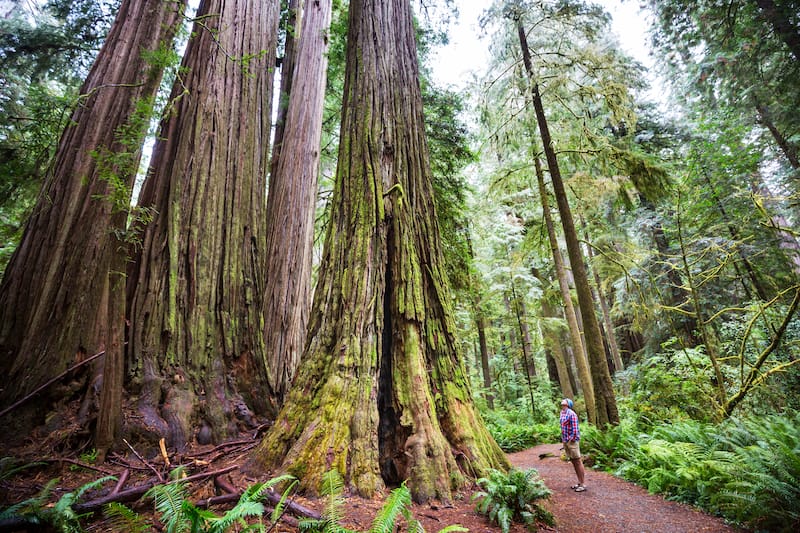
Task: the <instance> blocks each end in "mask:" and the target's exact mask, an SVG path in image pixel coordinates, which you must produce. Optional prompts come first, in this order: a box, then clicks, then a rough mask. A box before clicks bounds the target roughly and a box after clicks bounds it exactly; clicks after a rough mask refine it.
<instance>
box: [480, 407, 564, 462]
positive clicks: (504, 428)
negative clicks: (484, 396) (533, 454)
mask: <svg viewBox="0 0 800 533" xmlns="http://www.w3.org/2000/svg"><path fill="white" fill-rule="evenodd" d="M481 416H483V419H484V421H485V422H486V427H487V428H488V429H489V433H491V435H492V437H494V440H495V441H497V444H498V445H499V446H500V448H501V449H502V450H503V451H504V452H506V453H511V452H518V451H520V450H526V449H528V448H531V447H533V446H536V445H537V444H542V443H548V442H558V441H559V440H560V439H561V430H560V427H559V424H558V420H551V421H548V422H531V415H530V413H529V412H521V411H520V410H513V411H505V410H495V411H484V412H482V413H481Z"/></svg>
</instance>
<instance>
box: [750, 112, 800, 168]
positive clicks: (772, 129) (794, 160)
mask: <svg viewBox="0 0 800 533" xmlns="http://www.w3.org/2000/svg"><path fill="white" fill-rule="evenodd" d="M755 106H756V111H757V112H758V122H759V123H761V125H762V126H764V127H766V128H767V130H769V133H770V135H772V138H773V139H774V140H775V144H777V145H778V148H780V149H781V152H783V155H784V156H786V159H787V160H788V161H789V164H790V165H791V166H792V168H793V169H795V170H800V156H798V154H797V146H796V145H795V144H794V143H792V142H791V141H790V140H789V139H787V138H786V136H785V135H784V134H783V133H781V131H780V130H779V129H778V126H776V125H775V122H773V120H772V115H771V114H770V112H769V108H768V107H767V106H765V105H763V104H760V103H758V102H756V104H755Z"/></svg>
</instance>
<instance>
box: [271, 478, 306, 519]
mask: <svg viewBox="0 0 800 533" xmlns="http://www.w3.org/2000/svg"><path fill="white" fill-rule="evenodd" d="M281 477H285V478H286V479H284V480H283V481H287V482H289V484H288V485H287V486H286V488H285V489H284V491H283V493H282V494H281V499H280V500H278V503H277V504H275V509H273V511H272V514H271V515H270V522H272V523H273V524H274V523H276V522H277V521H278V520H280V518H281V516H282V515H283V513H284V509H285V508H286V504H287V502H288V501H289V496H290V495H291V494H292V493H294V490H295V488H297V485H298V483H299V481H298V480H297V478H295V477H293V476H281Z"/></svg>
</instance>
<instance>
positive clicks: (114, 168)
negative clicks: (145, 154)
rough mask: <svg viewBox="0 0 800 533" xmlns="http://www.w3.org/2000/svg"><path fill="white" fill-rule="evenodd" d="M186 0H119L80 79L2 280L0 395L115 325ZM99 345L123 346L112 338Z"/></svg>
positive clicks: (27, 386) (13, 393) (51, 372)
mask: <svg viewBox="0 0 800 533" xmlns="http://www.w3.org/2000/svg"><path fill="white" fill-rule="evenodd" d="M184 4H185V2H183V1H178V2H164V1H163V0H123V2H122V3H121V5H120V7H119V12H118V14H117V17H116V20H115V21H114V24H113V25H112V27H111V30H110V31H109V34H108V37H107V39H106V42H105V43H104V45H103V47H102V48H101V50H100V52H99V54H98V56H97V59H96V60H95V62H94V64H93V65H92V68H91V70H90V72H89V75H88V77H87V78H86V81H85V82H84V84H83V86H82V87H81V90H80V94H81V96H80V100H79V101H78V103H77V105H76V106H75V110H74V111H73V112H72V116H71V120H70V123H69V125H68V126H67V127H66V129H65V130H64V132H63V134H62V136H61V139H60V141H59V145H58V149H57V152H56V154H55V158H54V160H53V163H52V165H51V167H50V170H49V171H48V174H47V176H46V179H45V184H44V186H43V188H42V190H41V192H40V194H39V198H38V200H37V203H36V207H35V208H34V211H33V214H32V215H31V217H30V219H29V221H28V223H27V226H26V229H25V233H24V235H23V237H22V240H21V242H20V244H19V247H18V248H17V250H16V251H15V253H14V256H13V257H12V259H11V261H10V262H9V264H8V267H7V268H6V270H5V276H4V278H3V282H2V285H1V286H0V371H1V372H2V374H3V376H5V378H6V379H5V380H4V385H3V387H2V390H1V391H0V405H7V404H9V403H10V402H12V401H14V400H15V399H18V398H20V397H22V396H24V395H26V394H27V393H29V392H31V391H32V390H33V389H35V388H37V386H39V385H41V384H42V383H43V382H45V381H47V380H48V379H49V378H52V377H54V376H57V375H58V374H60V373H61V372H62V371H63V370H65V369H66V368H67V367H68V366H70V365H71V364H73V363H75V362H76V361H80V360H82V359H83V358H85V357H86V356H87V355H89V354H93V353H95V352H100V351H102V350H103V348H104V347H105V346H106V344H107V340H106V338H105V337H106V334H107V333H106V332H107V329H108V328H109V326H111V334H114V332H116V335H117V336H119V335H120V332H121V331H122V328H121V327H119V326H120V325H119V324H109V320H108V317H107V312H108V309H109V308H111V309H114V308H118V307H119V300H120V299H122V298H124V291H122V290H114V288H115V287H119V284H118V283H117V282H115V281H111V282H109V275H110V274H111V275H113V274H114V273H113V272H111V270H112V262H114V261H115V259H114V257H115V255H116V254H118V252H119V242H117V237H119V236H120V235H122V234H123V233H124V231H125V224H126V218H127V217H126V216H125V211H126V210H127V205H128V203H129V202H130V187H131V185H132V183H133V179H134V176H135V172H136V168H137V166H138V162H139V158H140V146H141V143H142V141H143V140H144V136H145V133H146V126H147V122H148V120H149V118H150V114H151V111H152V103H153V99H154V96H155V93H156V90H157V89H158V86H159V83H160V81H161V76H162V73H163V67H164V62H163V59H164V58H163V53H164V51H167V50H169V49H170V48H171V43H172V38H173V37H174V34H175V31H176V28H177V25H178V23H179V21H180V20H181V16H182V10H183V6H184ZM112 217H113V218H112ZM123 253H124V252H123ZM109 287H111V293H110V294H109ZM115 316H116V315H115ZM119 318H120V319H121V315H120V317H119ZM108 344H112V345H115V346H116V347H117V350H120V349H121V346H122V343H121V339H120V338H115V339H110V340H109V341H108ZM72 392H75V391H73V390H67V391H66V392H65V390H60V391H58V394H59V395H61V396H64V395H66V396H67V397H69V396H70V395H71V393H72ZM17 414H19V413H17ZM40 414H41V413H40ZM15 421H16V422H23V421H32V419H28V418H27V417H26V416H22V417H20V416H17V417H15ZM4 423H8V420H5V421H4Z"/></svg>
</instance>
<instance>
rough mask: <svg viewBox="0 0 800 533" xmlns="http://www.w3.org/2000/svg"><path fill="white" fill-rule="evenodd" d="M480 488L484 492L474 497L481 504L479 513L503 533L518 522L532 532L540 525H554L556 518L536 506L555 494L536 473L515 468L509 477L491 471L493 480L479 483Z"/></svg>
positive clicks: (490, 478)
mask: <svg viewBox="0 0 800 533" xmlns="http://www.w3.org/2000/svg"><path fill="white" fill-rule="evenodd" d="M478 485H479V486H480V487H481V488H482V489H483V490H482V491H480V492H477V493H475V494H474V495H473V496H472V499H473V500H478V504H477V511H478V512H479V513H481V514H485V515H486V516H487V517H488V518H489V520H490V521H492V522H494V523H496V524H497V525H499V526H500V528H501V529H502V530H503V533H508V530H509V529H510V527H511V522H512V521H514V520H519V521H522V522H523V523H525V524H526V525H527V526H528V528H533V527H535V526H536V523H537V522H544V523H546V524H549V525H553V524H554V519H553V515H552V514H550V513H549V512H548V511H547V510H545V509H543V508H542V507H540V506H539V505H538V504H537V503H536V501H537V500H541V499H545V498H549V497H550V494H551V492H550V490H549V489H548V488H547V486H545V484H544V482H543V481H542V480H541V478H539V474H538V472H536V470H534V469H530V470H526V471H522V470H517V469H515V468H512V469H511V470H510V471H509V472H508V474H504V473H503V472H500V471H498V470H491V471H490V472H489V477H485V478H481V479H479V480H478Z"/></svg>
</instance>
